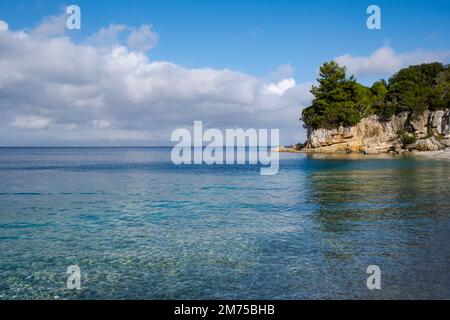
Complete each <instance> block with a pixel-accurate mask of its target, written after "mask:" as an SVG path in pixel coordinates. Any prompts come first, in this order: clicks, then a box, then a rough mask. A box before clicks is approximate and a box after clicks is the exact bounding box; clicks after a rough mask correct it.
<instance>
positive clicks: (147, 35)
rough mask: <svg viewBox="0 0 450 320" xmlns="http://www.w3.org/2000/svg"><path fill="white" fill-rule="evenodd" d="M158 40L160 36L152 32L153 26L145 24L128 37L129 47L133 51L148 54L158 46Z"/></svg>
mask: <svg viewBox="0 0 450 320" xmlns="http://www.w3.org/2000/svg"><path fill="white" fill-rule="evenodd" d="M158 40H159V35H158V34H157V33H156V32H154V31H152V30H151V26H149V25H145V24H144V25H142V26H141V27H140V28H138V29H133V30H132V31H131V34H130V35H129V36H128V47H129V48H130V49H132V50H137V51H140V52H147V51H148V50H150V49H152V48H154V47H155V46H156V45H157V43H158Z"/></svg>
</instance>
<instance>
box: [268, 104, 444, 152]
mask: <svg viewBox="0 0 450 320" xmlns="http://www.w3.org/2000/svg"><path fill="white" fill-rule="evenodd" d="M307 130H308V131H307V141H306V142H305V143H304V144H297V145H294V146H288V147H279V148H277V149H275V150H276V151H279V152H293V153H298V152H301V153H329V154H336V153H340V154H342V153H362V154H383V153H391V154H410V155H423V156H430V157H435V158H438V157H439V158H450V149H449V148H450V110H449V109H446V110H437V111H428V110H427V111H425V112H423V113H422V114H420V115H415V114H412V113H408V112H402V113H399V114H397V115H394V116H392V117H391V118H390V119H389V120H387V121H385V120H383V119H381V118H380V117H378V116H376V115H372V116H370V117H367V118H364V119H362V120H361V121H360V122H359V123H358V124H357V125H355V126H352V127H339V128H336V129H325V128H319V129H311V128H307Z"/></svg>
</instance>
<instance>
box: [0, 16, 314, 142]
mask: <svg viewBox="0 0 450 320" xmlns="http://www.w3.org/2000/svg"><path fill="white" fill-rule="evenodd" d="M49 21H54V20H52V19H50V20H48V19H47V20H46V22H45V23H47V24H48V23H49ZM50 25H52V23H50ZM56 29H57V28H56ZM37 30H38V31H39V32H37ZM52 30H53V31H52ZM54 30H55V29H53V28H50V27H49V26H47V27H45V28H44V27H43V26H42V24H41V25H40V26H39V27H38V28H37V29H35V30H31V31H6V32H0V70H2V72H1V73H0V96H1V97H2V99H0V145H21V144H33V143H35V144H40V145H42V144H67V143H68V144H72V145H74V144H76V145H82V144H89V145H92V144H108V143H110V141H112V140H121V141H123V142H122V144H131V145H132V144H140V145H142V144H146V145H151V144H166V145H167V144H168V143H170V134H171V132H172V131H173V130H174V129H176V128H179V127H186V126H190V125H192V124H193V122H194V120H203V122H204V124H205V125H206V126H208V127H216V128H221V129H224V128H234V127H241V128H280V129H281V142H282V143H293V142H295V140H293V138H292V137H294V136H297V135H298V133H299V132H302V129H301V124H300V123H299V121H298V117H299V116H300V111H301V109H302V107H305V106H307V105H308V104H309V102H310V100H311V95H310V93H309V89H310V86H311V84H310V83H303V84H296V83H295V81H294V79H293V78H290V77H289V78H286V79H284V80H282V81H279V80H275V81H274V79H271V80H269V79H266V78H258V77H255V76H252V75H249V74H246V73H242V72H238V71H233V70H228V69H213V68H197V69H192V68H185V67H183V66H180V65H177V64H174V63H171V62H167V61H152V60H150V59H149V57H148V56H146V55H145V54H144V53H143V52H142V50H145V49H147V48H149V45H150V43H151V44H152V45H155V44H156V43H155V42H151V41H149V40H151V39H150V37H149V33H148V31H149V30H150V31H151V29H150V27H149V28H148V29H147V28H146V27H141V28H131V27H128V26H122V25H111V26H109V27H108V28H106V29H103V30H100V31H99V32H98V33H96V34H95V35H93V36H92V37H91V38H90V39H89V41H88V42H86V43H81V44H78V43H74V42H72V41H71V40H70V38H69V37H67V36H65V35H62V34H60V33H59V34H58V33H57V32H54ZM130 30H131V31H130ZM133 30H135V31H136V32H137V33H134V37H131V35H132V34H133ZM151 32H153V31H151ZM139 33H142V34H139ZM105 39H106V41H103V42H102V40H105ZM129 39H133V40H132V41H131V40H130V41H127V40H129ZM153 40H155V39H153ZM128 42H131V43H133V48H130V47H127V46H125V45H124V44H128ZM141 45H142V46H141ZM277 72H279V73H280V72H281V73H282V74H283V75H289V76H290V75H291V74H292V72H293V69H292V68H291V67H286V66H283V67H281V68H279V70H278V71H277ZM276 81H279V82H276ZM266 89H267V90H269V91H270V90H271V91H270V92H273V94H267V92H265V90H266ZM12 106H14V107H12ZM50 119H51V120H50ZM10 124H13V126H10ZM26 128H28V129H30V128H34V129H44V128H45V129H47V130H39V131H31V130H24V129H26Z"/></svg>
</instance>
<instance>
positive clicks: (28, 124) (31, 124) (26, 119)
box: [12, 115, 51, 129]
mask: <svg viewBox="0 0 450 320" xmlns="http://www.w3.org/2000/svg"><path fill="white" fill-rule="evenodd" d="M50 121H51V119H50V118H44V117H40V116H34V115H23V116H17V117H16V118H15V120H14V122H13V123H12V125H13V126H14V127H17V128H22V129H46V128H48V126H49V124H50Z"/></svg>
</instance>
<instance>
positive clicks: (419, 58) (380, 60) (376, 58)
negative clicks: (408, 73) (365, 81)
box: [335, 46, 450, 76]
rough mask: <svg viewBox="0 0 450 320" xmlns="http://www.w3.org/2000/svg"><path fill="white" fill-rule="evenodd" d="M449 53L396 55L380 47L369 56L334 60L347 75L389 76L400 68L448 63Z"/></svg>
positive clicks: (428, 52) (414, 52)
mask: <svg viewBox="0 0 450 320" xmlns="http://www.w3.org/2000/svg"><path fill="white" fill-rule="evenodd" d="M449 60H450V51H425V50H416V51H413V52H407V53H396V52H395V51H394V50H393V49H392V48H390V47H387V46H385V47H381V48H378V49H377V50H375V51H374V52H373V53H372V54H370V55H369V56H351V55H349V54H346V55H342V56H339V57H337V58H335V61H336V62H338V63H339V64H341V65H345V66H346V67H347V71H348V73H349V74H354V75H356V76H390V75H392V74H394V73H395V72H397V71H398V70H400V69H401V68H404V67H407V66H410V65H416V64H421V63H429V62H436V61H438V62H448V61H449Z"/></svg>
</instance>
